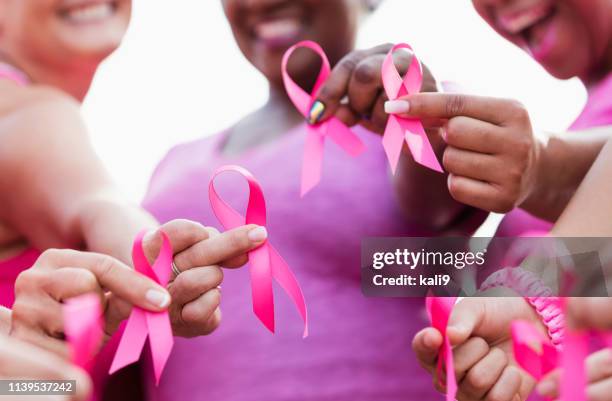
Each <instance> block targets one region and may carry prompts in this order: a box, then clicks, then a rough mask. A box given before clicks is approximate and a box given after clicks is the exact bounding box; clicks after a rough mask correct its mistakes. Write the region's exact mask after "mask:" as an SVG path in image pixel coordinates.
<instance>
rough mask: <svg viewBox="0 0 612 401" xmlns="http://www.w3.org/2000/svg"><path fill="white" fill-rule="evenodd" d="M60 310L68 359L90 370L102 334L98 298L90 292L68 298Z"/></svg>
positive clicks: (100, 309)
mask: <svg viewBox="0 0 612 401" xmlns="http://www.w3.org/2000/svg"><path fill="white" fill-rule="evenodd" d="M62 312H63V316H64V334H65V335H66V339H67V340H68V346H69V348H70V360H71V361H72V363H74V364H75V365H77V366H79V367H80V368H82V369H84V370H86V371H90V372H91V370H92V369H93V363H94V360H95V356H96V354H97V353H98V348H99V347H100V344H101V342H102V336H103V331H102V321H101V316H102V308H101V306H100V299H99V298H98V296H97V295H96V294H92V293H89V294H84V295H80V296H78V297H74V298H70V299H68V300H66V302H65V303H64V305H63V311H62Z"/></svg>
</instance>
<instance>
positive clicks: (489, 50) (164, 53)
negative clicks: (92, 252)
mask: <svg viewBox="0 0 612 401" xmlns="http://www.w3.org/2000/svg"><path fill="white" fill-rule="evenodd" d="M385 42H408V43H410V44H411V45H412V46H413V47H414V49H415V51H416V53H417V55H418V56H419V57H420V59H421V60H422V61H423V62H424V63H425V64H427V65H428V66H429V67H430V68H431V70H432V71H433V73H434V74H435V76H436V77H437V78H438V79H443V80H453V81H455V82H458V83H460V84H461V85H462V86H464V87H465V88H466V89H468V90H469V91H470V92H473V93H477V94H482V95H491V96H500V97H510V98H515V99H518V100H520V101H522V102H523V103H524V104H526V106H527V108H528V110H529V111H530V114H531V116H532V120H533V122H534V126H535V127H536V128H537V129H539V130H543V131H558V130H564V129H566V128H567V126H568V125H569V124H570V123H571V122H572V120H573V119H574V118H575V117H576V116H577V114H578V112H579V111H580V109H581V108H582V106H583V104H584V102H585V100H586V93H585V91H584V89H583V88H582V87H581V85H580V84H579V82H578V81H576V80H572V81H565V82H563V81H559V80H556V79H554V78H551V77H550V76H548V75H547V74H546V72H545V71H544V70H543V69H542V68H541V67H539V66H538V65H537V64H536V63H535V62H534V61H533V60H531V59H530V58H529V57H528V56H527V55H526V54H524V53H523V52H522V51H521V50H519V49H517V48H515V47H513V46H512V45H511V44H510V43H507V42H506V41H504V40H503V39H502V38H501V37H499V36H498V35H497V34H496V33H495V32H494V31H493V30H492V29H490V28H489V27H488V25H486V24H485V22H484V21H482V20H481V19H480V17H479V16H478V15H477V14H476V12H475V11H474V10H473V8H472V5H471V1H470V0H426V1H423V0H384V1H383V2H382V5H381V7H380V8H379V9H378V11H376V12H375V13H374V14H372V15H371V16H370V17H369V18H368V20H367V21H365V24H364V25H363V28H362V30H361V34H360V37H359V41H358V47H360V48H367V47H371V46H375V45H378V44H381V43H385ZM266 94H267V87H266V83H265V81H264V79H263V78H262V77H260V76H259V74H258V73H257V71H256V70H255V69H254V68H252V67H251V66H250V65H249V64H248V63H247V62H246V60H245V59H244V58H243V57H242V55H241V54H240V51H239V50H238V48H237V47H236V45H235V44H234V41H233V38H232V34H231V31H230V29H229V26H228V25H227V23H226V21H225V17H224V15H223V10H222V8H221V2H220V0H177V1H173V2H169V1H162V0H146V1H145V0H135V2H134V11H133V18H132V24H131V27H130V30H129V32H128V35H127V36H126V38H125V41H124V43H123V45H122V47H121V48H120V49H119V50H118V51H117V52H116V53H115V54H113V56H112V57H111V58H109V59H108V60H107V61H106V62H105V64H104V65H103V66H102V68H101V69H100V71H99V73H98V75H97V76H96V79H95V81H94V84H93V87H92V90H91V92H90V94H89V96H88V97H87V99H86V101H85V107H84V115H85V119H86V121H87V124H88V126H89V128H90V131H91V134H92V137H93V141H94V145H95V147H96V148H97V150H98V151H99V153H100V155H101V157H102V159H103V160H104V162H105V163H106V165H107V166H108V168H109V169H110V171H111V173H112V174H113V175H114V177H115V179H116V180H117V182H118V183H119V184H120V186H121V187H122V188H123V189H124V190H125V192H126V193H127V194H128V195H129V196H130V198H131V199H132V200H134V201H139V200H140V199H141V197H142V196H143V194H144V192H145V190H146V187H147V183H148V179H149V177H150V175H151V173H152V172H153V169H154V168H155V165H156V163H157V162H158V161H159V160H160V159H161V158H162V157H163V156H164V154H165V153H166V152H167V150H168V149H169V148H170V147H172V146H173V145H174V144H177V143H180V142H185V141H189V140H192V139H195V138H198V137H201V136H205V135H212V134H214V133H216V132H219V131H220V130H223V129H224V128H226V127H228V126H230V125H231V124H232V123H233V122H235V121H236V120H238V118H239V117H240V116H242V115H244V114H245V113H247V112H249V111H250V110H252V109H254V108H256V107H258V106H259V105H260V104H262V103H263V102H264V101H265V99H266ZM296 179H297V177H296ZM206 186H207V183H206V182H203V183H202V191H206ZM489 225H490V224H489Z"/></svg>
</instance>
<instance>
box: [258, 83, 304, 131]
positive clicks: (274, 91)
mask: <svg viewBox="0 0 612 401" xmlns="http://www.w3.org/2000/svg"><path fill="white" fill-rule="evenodd" d="M264 107H266V108H269V109H271V110H274V111H275V113H278V114H279V115H283V116H285V118H287V119H288V120H290V121H291V122H294V123H300V122H302V121H303V120H304V116H302V115H301V114H300V112H299V111H298V110H297V109H296V108H295V106H294V105H293V103H291V99H289V96H287V92H286V91H285V88H284V87H278V86H276V85H270V88H269V91H268V101H267V102H266V105H265V106H264Z"/></svg>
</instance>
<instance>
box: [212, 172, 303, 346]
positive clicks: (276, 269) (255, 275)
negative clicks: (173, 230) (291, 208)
mask: <svg viewBox="0 0 612 401" xmlns="http://www.w3.org/2000/svg"><path fill="white" fill-rule="evenodd" d="M224 172H236V173H238V174H240V175H242V176H243V177H244V178H245V179H246V180H247V182H248V185H249V200H248V204H247V210H246V216H242V215H241V214H240V213H238V212H237V211H236V210H234V209H233V208H232V207H231V206H230V205H228V204H227V203H226V202H225V201H223V200H222V199H221V198H220V197H219V195H218V194H217V192H216V190H215V185H214V181H215V178H216V177H217V176H218V175H219V174H221V173H224ZM208 190H209V192H208V194H209V198H210V205H211V207H212V210H213V212H214V214H215V216H217V219H218V220H219V222H221V224H222V225H223V227H224V228H225V229H226V230H229V229H232V228H235V227H239V226H243V225H245V224H257V225H259V226H263V227H265V226H266V201H265V199H264V195H263V191H262V189H261V186H260V185H259V183H258V182H257V180H256V179H255V177H253V175H252V174H251V173H250V172H249V171H248V170H246V169H245V168H243V167H240V166H233V165H229V166H223V167H220V168H219V169H217V171H215V173H214V174H213V176H212V178H211V180H210V184H209V186H208ZM248 256H249V263H250V268H249V272H250V275H251V289H252V296H253V312H254V313H255V315H256V316H257V317H258V318H259V320H260V321H261V322H262V323H263V324H264V326H266V327H267V328H268V329H269V330H270V331H271V332H272V333H274V297H273V292H272V278H274V279H275V280H276V281H277V282H278V284H280V286H281V287H282V288H283V289H284V290H285V292H286V293H287V295H289V297H290V298H291V300H292V301H293V303H294V304H295V306H296V308H297V310H298V312H299V313H300V315H301V316H302V320H303V321H304V333H303V336H304V337H306V336H308V313H307V309H306V302H305V300H304V295H303V293H302V289H301V288H300V285H299V283H298V281H297V279H296V278H295V276H294V274H293V272H292V271H291V268H290V267H289V265H288V264H287V262H285V260H284V259H283V258H282V256H281V255H280V254H279V253H278V251H277V250H276V249H275V248H274V247H273V246H272V245H270V243H269V242H268V241H266V242H264V243H263V244H262V245H261V246H259V247H257V248H256V249H253V250H252V251H249V253H248Z"/></svg>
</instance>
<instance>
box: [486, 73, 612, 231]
mask: <svg viewBox="0 0 612 401" xmlns="http://www.w3.org/2000/svg"><path fill="white" fill-rule="evenodd" d="M588 95H589V96H588V100H587V104H586V105H585V106H584V109H583V110H582V112H581V113H580V115H579V116H578V118H577V119H576V121H574V123H573V124H572V125H571V127H570V130H582V129H587V128H593V127H599V126H605V125H612V73H611V74H608V76H607V77H606V78H605V79H603V80H602V81H601V82H599V83H598V84H597V85H595V86H594V87H592V88H590V89H589V94H588ZM551 228H552V224H551V223H549V222H548V221H545V220H541V219H538V218H537V217H534V216H532V215H530V214H529V213H528V212H526V211H524V210H522V209H518V208H517V209H514V210H513V211H511V212H510V213H508V214H507V215H506V216H505V217H504V219H503V220H502V222H501V224H500V226H499V228H498V229H497V233H496V235H497V236H500V237H516V236H520V235H522V234H524V233H525V232H528V231H550V229H551Z"/></svg>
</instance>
